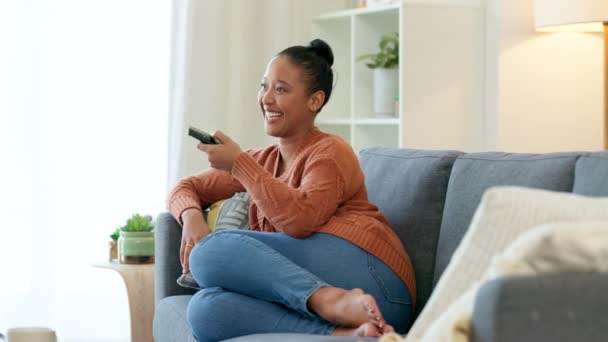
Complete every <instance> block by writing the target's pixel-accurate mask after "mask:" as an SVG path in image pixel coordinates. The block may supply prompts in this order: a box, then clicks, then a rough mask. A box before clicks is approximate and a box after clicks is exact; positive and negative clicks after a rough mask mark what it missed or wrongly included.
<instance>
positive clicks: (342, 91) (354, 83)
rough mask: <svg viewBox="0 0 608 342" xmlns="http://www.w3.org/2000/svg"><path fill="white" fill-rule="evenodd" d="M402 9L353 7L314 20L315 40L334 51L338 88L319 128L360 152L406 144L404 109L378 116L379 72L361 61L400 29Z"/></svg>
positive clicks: (324, 111)
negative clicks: (375, 98)
mask: <svg viewBox="0 0 608 342" xmlns="http://www.w3.org/2000/svg"><path fill="white" fill-rule="evenodd" d="M400 11H401V6H399V5H393V6H386V7H376V8H362V9H349V10H343V11H337V12H332V13H326V14H323V15H320V16H318V17H316V18H314V19H313V22H312V34H313V37H314V38H321V39H323V40H325V41H327V43H328V44H329V45H330V46H331V47H332V50H333V52H334V83H335V88H334V90H333V93H332V96H331V99H330V101H329V102H328V104H327V106H326V107H325V108H324V109H323V111H321V113H320V114H319V117H318V118H317V125H318V126H319V127H320V128H321V130H324V131H326V132H330V133H334V134H338V135H340V136H342V137H343V138H344V139H345V140H347V141H348V142H349V143H350V144H351V145H352V146H353V148H354V149H355V151H359V150H361V149H363V148H367V147H371V146H391V147H398V146H399V142H400V141H401V137H400V134H401V132H402V129H401V123H402V120H401V119H400V112H401V110H399V112H398V113H395V117H390V118H386V117H384V118H380V117H376V116H375V115H374V113H373V70H372V69H369V68H368V67H367V66H366V65H365V63H364V62H355V60H356V58H357V57H358V56H360V55H362V54H366V53H375V52H377V51H378V42H379V41H380V37H381V36H382V35H384V34H390V33H394V32H399V31H400V27H401V25H400V17H401V16H400ZM399 68H401V65H400V66H399ZM401 74H402V72H401V70H400V71H399V75H401ZM399 83H400V84H402V82H401V80H400V82H399ZM399 93H400V94H401V91H400V92H399Z"/></svg>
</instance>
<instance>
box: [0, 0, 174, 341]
mask: <svg viewBox="0 0 608 342" xmlns="http://www.w3.org/2000/svg"><path fill="white" fill-rule="evenodd" d="M171 6H172V4H171V1H169V0H164V1H145V0H127V1H124V0H103V1H102V0H8V1H2V2H0V46H2V51H3V52H2V54H0V75H2V76H1V77H0V156H1V158H2V163H1V166H0V210H1V213H0V215H1V217H2V223H1V224H0V231H1V235H0V237H1V238H0V272H1V276H0V331H1V332H4V331H6V329H7V328H8V327H12V326H48V327H52V328H53V329H56V330H57V332H58V336H59V338H60V341H102V340H103V341H108V340H124V338H125V337H127V336H128V335H129V318H128V305H127V298H126V290H125V289H124V286H123V285H122V280H121V279H120V277H119V276H118V275H117V274H114V273H112V272H111V271H108V270H101V269H97V268H93V267H92V266H91V264H92V263H94V262H97V261H103V260H105V259H106V258H107V241H108V239H109V237H108V235H109V234H110V233H111V232H112V231H113V230H114V229H115V228H116V227H118V226H119V225H121V224H123V223H124V221H125V220H126V219H127V217H128V216H130V215H131V214H133V213H135V212H139V213H144V214H151V215H156V214H157V213H159V212H160V211H162V210H164V198H165V192H166V187H167V184H166V182H167V153H168V152H167V138H168V136H167V131H168V116H167V112H168V108H169V92H168V84H169V65H170V35H171V25H170V21H171Z"/></svg>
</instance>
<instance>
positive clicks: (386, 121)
mask: <svg viewBox="0 0 608 342" xmlns="http://www.w3.org/2000/svg"><path fill="white" fill-rule="evenodd" d="M353 124H355V125H399V118H356V119H353Z"/></svg>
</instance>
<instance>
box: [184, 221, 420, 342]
mask: <svg viewBox="0 0 608 342" xmlns="http://www.w3.org/2000/svg"><path fill="white" fill-rule="evenodd" d="M190 270H191V272H192V275H193V276H194V278H195V279H196V281H197V282H198V284H199V285H200V286H201V287H202V288H203V289H202V290H200V291H198V292H197V293H196V294H195V295H194V296H193V297H192V299H191V300H190V303H189V305H188V313H187V315H188V322H189V323H190V326H191V327H192V331H193V334H194V336H195V337H196V339H197V340H198V341H219V340H223V339H228V338H233V337H238V336H243V335H249V334H257V333H280V332H292V333H308V334H322V335H329V334H331V333H332V331H333V330H334V328H335V327H336V326H335V324H333V323H331V322H328V321H326V320H324V319H322V318H320V317H319V316H317V315H315V314H314V313H312V312H310V311H309V310H308V307H307V301H308V299H309V297H310V296H311V295H312V294H313V293H314V292H315V291H317V290H318V289H319V288H321V287H324V286H335V287H339V288H344V289H352V288H361V289H363V291H365V292H366V293H368V294H370V295H372V296H373V297H374V298H375V299H376V301H377V303H378V306H379V308H380V310H381V312H382V314H383V316H384V319H385V320H386V321H387V322H388V323H389V324H391V325H392V326H394V327H395V330H396V331H397V332H401V333H405V332H406V331H407V330H408V329H409V326H410V323H411V322H410V321H411V316H412V305H411V299H410V298H411V297H410V293H409V290H408V288H407V287H406V286H405V284H404V283H403V281H402V280H401V279H400V278H399V277H398V276H397V275H396V274H395V273H394V272H393V271H392V270H391V269H389V268H388V267H387V266H386V265H385V264H384V263H383V262H381V261H380V260H378V259H377V258H376V257H374V256H372V255H370V254H369V253H367V252H365V251H364V250H362V249H360V248H359V247H357V246H355V245H354V244H352V243H350V242H348V241H346V240H343V239H341V238H338V237H335V236H333V235H329V234H322V233H317V234H314V235H312V236H310V237H308V238H306V239H295V238H292V237H290V236H288V235H286V234H283V233H265V232H256V231H244V230H228V231H220V232H217V233H214V234H210V235H208V236H207V237H206V238H205V239H203V240H201V241H199V243H197V244H196V246H195V247H194V248H193V249H192V252H191V254H190Z"/></svg>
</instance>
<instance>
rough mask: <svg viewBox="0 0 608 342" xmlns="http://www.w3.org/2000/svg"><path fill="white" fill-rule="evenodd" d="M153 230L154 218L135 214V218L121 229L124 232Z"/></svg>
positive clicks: (129, 220)
mask: <svg viewBox="0 0 608 342" xmlns="http://www.w3.org/2000/svg"><path fill="white" fill-rule="evenodd" d="M153 229H154V225H153V224H152V216H150V215H146V216H142V215H140V214H133V216H131V218H129V219H128V220H127V224H126V225H124V226H122V227H121V228H120V230H121V231H123V232H149V231H152V230H153Z"/></svg>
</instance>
